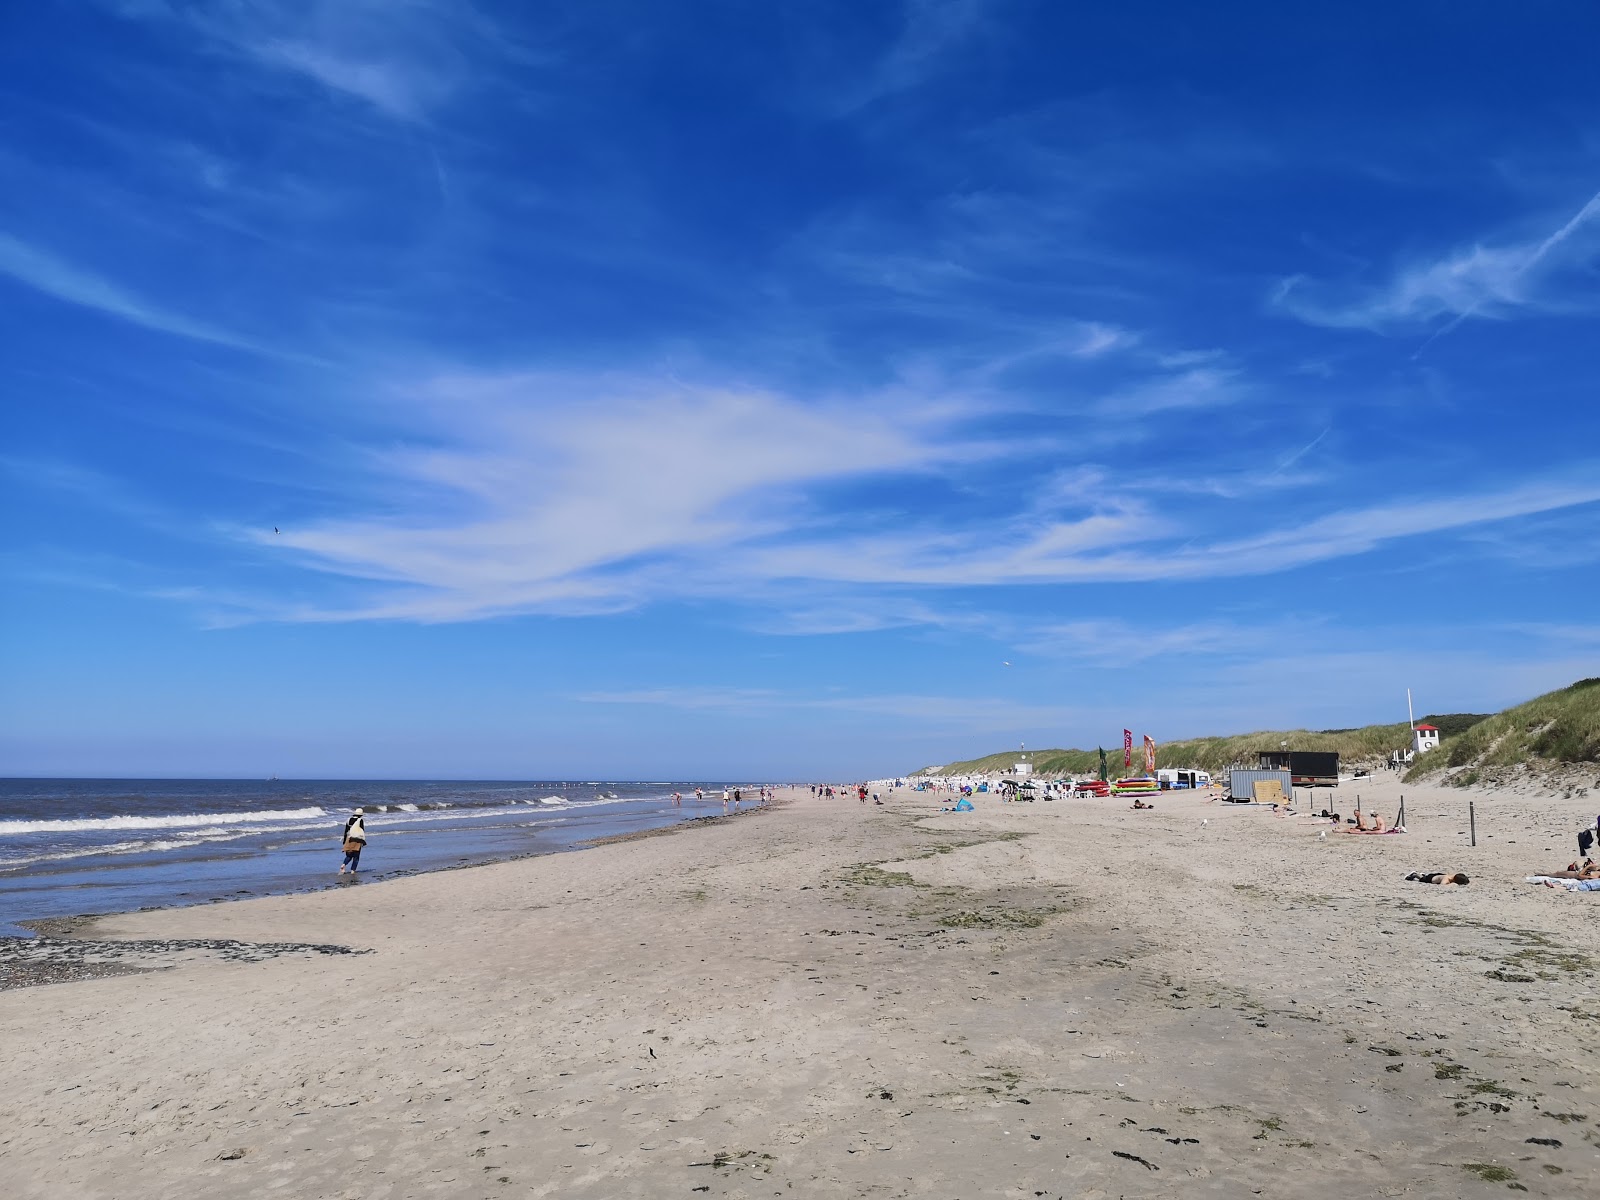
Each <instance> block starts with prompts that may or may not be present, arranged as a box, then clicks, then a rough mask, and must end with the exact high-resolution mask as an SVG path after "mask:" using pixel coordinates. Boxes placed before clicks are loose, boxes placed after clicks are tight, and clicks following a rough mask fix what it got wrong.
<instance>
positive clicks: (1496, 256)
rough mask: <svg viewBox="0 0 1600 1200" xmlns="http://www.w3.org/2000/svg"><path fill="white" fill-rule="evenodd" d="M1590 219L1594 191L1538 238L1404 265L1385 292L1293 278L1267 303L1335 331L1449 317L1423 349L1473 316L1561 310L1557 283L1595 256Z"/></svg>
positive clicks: (1596, 237) (1596, 234)
mask: <svg viewBox="0 0 1600 1200" xmlns="http://www.w3.org/2000/svg"><path fill="white" fill-rule="evenodd" d="M1596 217H1600V193H1597V194H1595V195H1594V196H1592V197H1590V199H1589V201H1588V202H1587V203H1586V204H1584V205H1583V206H1582V207H1581V208H1580V209H1579V210H1578V211H1577V212H1576V213H1575V214H1574V215H1573V216H1572V217H1570V218H1569V219H1567V220H1566V221H1565V222H1563V223H1562V224H1561V225H1560V226H1559V227H1558V228H1557V229H1556V230H1555V231H1554V232H1552V233H1550V234H1548V235H1546V236H1544V237H1541V238H1536V239H1535V238H1530V239H1525V240H1521V241H1513V242H1509V243H1506V244H1503V245H1499V246H1492V245H1482V244H1478V245H1473V246H1469V247H1465V248H1463V249H1459V250H1455V251H1452V252H1451V253H1449V254H1447V255H1445V256H1444V257H1442V258H1439V259H1435V260H1432V261H1426V262H1418V263H1413V264H1411V265H1409V266H1406V267H1404V268H1402V269H1401V270H1400V271H1399V272H1397V273H1396V275H1395V276H1394V278H1393V279H1391V280H1390V281H1389V283H1387V284H1385V285H1384V286H1383V287H1381V288H1378V289H1375V290H1368V291H1364V292H1363V291H1354V290H1350V289H1345V290H1343V291H1342V292H1341V290H1340V289H1338V288H1336V287H1332V286H1329V285H1325V284H1319V283H1316V282H1314V281H1311V280H1308V279H1307V278H1306V277H1304V276H1299V275H1297V276H1293V277H1291V278H1289V279H1286V280H1284V281H1283V282H1282V283H1280V284H1279V285H1278V287H1277V289H1276V290H1275V292H1274V294H1273V301H1274V303H1275V304H1276V305H1277V306H1278V307H1280V308H1282V309H1283V310H1284V311H1286V312H1288V313H1291V314H1292V315H1294V316H1296V317H1298V318H1299V319H1300V320H1302V321H1305V322H1307V323H1308V324H1311V325H1321V326H1326V327H1329V328H1334V329H1370V330H1374V331H1377V332H1383V331H1387V330H1392V329H1400V330H1405V329H1414V328H1416V327H1417V326H1418V325H1424V324H1426V323H1428V322H1430V321H1434V320H1436V319H1438V318H1439V317H1449V318H1450V320H1448V321H1447V322H1446V323H1445V324H1444V325H1443V326H1441V327H1440V328H1439V329H1438V330H1436V331H1435V332H1434V333H1433V335H1432V336H1431V337H1430V338H1429V339H1428V341H1427V342H1425V343H1424V344H1423V347H1422V349H1426V347H1427V346H1428V345H1430V344H1431V343H1432V342H1434V341H1436V340H1437V339H1439V338H1441V337H1443V336H1445V335H1446V334H1448V333H1450V332H1451V331H1452V330H1454V329H1456V328H1457V327H1458V326H1460V325H1461V324H1462V322H1464V321H1466V320H1468V319H1470V318H1472V317H1485V318H1499V319H1504V318H1508V317H1511V316H1514V315H1516V314H1518V313H1519V312H1524V311H1538V310H1545V309H1551V308H1556V309H1559V308H1561V307H1563V305H1564V303H1565V302H1564V301H1563V300H1562V299H1561V298H1560V297H1559V296H1558V295H1557V294H1556V293H1557V291H1558V288H1557V286H1556V285H1557V278H1556V277H1557V276H1558V275H1559V274H1560V272H1561V271H1562V270H1563V269H1565V268H1568V267H1572V266H1576V265H1579V264H1581V263H1583V262H1587V261H1589V260H1590V259H1592V257H1593V256H1594V255H1595V254H1596V253H1600V228H1597V222H1596V221H1595V218H1596ZM1418 353H1421V350H1420V349H1419V351H1418Z"/></svg>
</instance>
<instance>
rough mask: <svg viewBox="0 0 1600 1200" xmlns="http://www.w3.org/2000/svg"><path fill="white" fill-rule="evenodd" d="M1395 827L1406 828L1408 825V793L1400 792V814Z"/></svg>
mask: <svg viewBox="0 0 1600 1200" xmlns="http://www.w3.org/2000/svg"><path fill="white" fill-rule="evenodd" d="M1394 827H1395V828H1396V829H1404V828H1405V827H1406V794H1405V793H1404V792H1401V793H1400V815H1399V816H1398V817H1396V818H1395V821H1394Z"/></svg>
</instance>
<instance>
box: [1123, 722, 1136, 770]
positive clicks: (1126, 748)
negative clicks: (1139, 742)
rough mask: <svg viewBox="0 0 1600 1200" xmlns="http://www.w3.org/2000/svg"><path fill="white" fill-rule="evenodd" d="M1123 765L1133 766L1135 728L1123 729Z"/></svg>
mask: <svg viewBox="0 0 1600 1200" xmlns="http://www.w3.org/2000/svg"><path fill="white" fill-rule="evenodd" d="M1122 765H1123V766H1124V767H1131V766H1133V730H1131V729H1124V730H1123V731H1122Z"/></svg>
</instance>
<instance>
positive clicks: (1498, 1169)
mask: <svg viewBox="0 0 1600 1200" xmlns="http://www.w3.org/2000/svg"><path fill="white" fill-rule="evenodd" d="M1461 1169H1462V1170H1463V1171H1468V1172H1471V1173H1472V1174H1473V1175H1476V1176H1477V1177H1478V1178H1479V1179H1481V1180H1483V1181H1484V1182H1485V1183H1509V1182H1510V1181H1512V1180H1513V1179H1515V1178H1516V1177H1517V1173H1516V1172H1515V1171H1513V1170H1512V1169H1511V1168H1510V1167H1503V1166H1501V1165H1500V1164H1499V1163H1462V1164H1461Z"/></svg>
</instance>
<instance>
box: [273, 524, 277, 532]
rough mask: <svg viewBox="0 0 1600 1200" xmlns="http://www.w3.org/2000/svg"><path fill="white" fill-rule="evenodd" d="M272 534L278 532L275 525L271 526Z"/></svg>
mask: <svg viewBox="0 0 1600 1200" xmlns="http://www.w3.org/2000/svg"><path fill="white" fill-rule="evenodd" d="M272 532H273V533H277V532H278V527H277V526H276V525H274V526H273V527H272Z"/></svg>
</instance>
